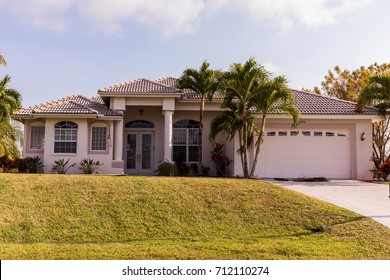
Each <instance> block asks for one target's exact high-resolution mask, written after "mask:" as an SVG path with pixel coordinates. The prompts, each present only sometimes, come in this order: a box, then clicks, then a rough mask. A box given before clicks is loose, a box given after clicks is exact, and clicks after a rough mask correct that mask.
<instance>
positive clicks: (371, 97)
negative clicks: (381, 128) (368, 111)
mask: <svg viewBox="0 0 390 280" xmlns="http://www.w3.org/2000/svg"><path fill="white" fill-rule="evenodd" d="M364 105H373V106H375V107H377V108H378V109H379V113H380V115H382V116H383V117H385V116H386V115H388V114H389V110H390V75H389V74H387V75H374V76H371V77H370V78H369V79H368V84H367V85H366V86H365V87H364V88H363V90H362V92H361V93H360V95H359V97H358V108H359V109H360V110H361V109H362V108H363V106H364Z"/></svg>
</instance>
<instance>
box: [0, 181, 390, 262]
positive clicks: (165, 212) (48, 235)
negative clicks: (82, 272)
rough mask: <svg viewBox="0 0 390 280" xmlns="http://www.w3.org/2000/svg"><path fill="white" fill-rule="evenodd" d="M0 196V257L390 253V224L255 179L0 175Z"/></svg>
mask: <svg viewBox="0 0 390 280" xmlns="http://www.w3.org/2000/svg"><path fill="white" fill-rule="evenodd" d="M0 195H1V197H0V258H1V259H390V229H388V228H386V227H384V226H382V225H381V224H379V223H377V222H375V221H373V220H371V219H368V218H364V217H362V216H360V215H358V214H356V213H353V212H351V211H348V210H345V209H342V208H339V207H336V206H333V205H330V204H327V203H324V202H321V201H318V200H315V199H312V198H309V197H307V196H304V195H301V194H298V193H296V192H292V191H289V190H286V189H283V188H281V187H278V186H274V185H271V184H268V183H264V182H261V181H256V180H241V179H216V178H175V177H128V176H98V175H96V176H95V175H34V174H0ZM320 226H325V227H326V229H325V231H324V232H318V231H317V229H318V228H319V227H320Z"/></svg>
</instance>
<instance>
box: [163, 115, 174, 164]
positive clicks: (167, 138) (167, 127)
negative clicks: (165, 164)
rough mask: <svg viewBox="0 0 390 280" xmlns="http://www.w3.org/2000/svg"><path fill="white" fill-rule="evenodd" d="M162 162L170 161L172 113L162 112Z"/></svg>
mask: <svg viewBox="0 0 390 280" xmlns="http://www.w3.org/2000/svg"><path fill="white" fill-rule="evenodd" d="M163 113H164V160H168V161H172V115H173V111H164V112H163Z"/></svg>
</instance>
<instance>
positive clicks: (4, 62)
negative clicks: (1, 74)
mask: <svg viewBox="0 0 390 280" xmlns="http://www.w3.org/2000/svg"><path fill="white" fill-rule="evenodd" d="M0 65H5V66H7V61H6V60H5V58H4V56H3V55H2V53H0Z"/></svg>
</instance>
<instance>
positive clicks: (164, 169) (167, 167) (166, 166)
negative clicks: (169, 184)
mask: <svg viewBox="0 0 390 280" xmlns="http://www.w3.org/2000/svg"><path fill="white" fill-rule="evenodd" d="M157 173H158V175H160V176H173V175H175V164H174V163H172V162H170V161H168V160H164V161H163V162H161V163H160V164H159V165H158V168H157Z"/></svg>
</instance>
